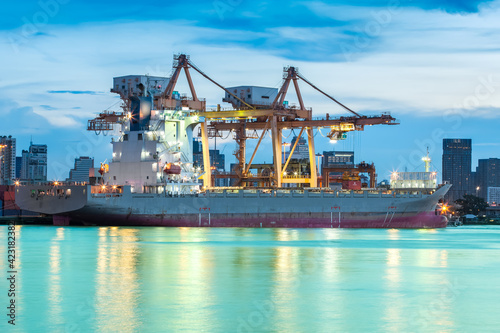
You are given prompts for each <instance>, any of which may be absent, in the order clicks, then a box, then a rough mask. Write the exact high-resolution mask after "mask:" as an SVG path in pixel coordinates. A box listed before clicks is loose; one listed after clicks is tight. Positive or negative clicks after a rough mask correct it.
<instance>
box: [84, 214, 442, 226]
mask: <svg viewBox="0 0 500 333" xmlns="http://www.w3.org/2000/svg"><path fill="white" fill-rule="evenodd" d="M78 215H79V218H83V219H82V221H85V222H83V223H84V224H86V225H113V226H115V225H118V226H165V227H240V228H444V227H446V224H447V219H446V217H444V216H436V215H435V214H434V213H420V214H416V215H413V216H409V215H399V214H398V216H393V217H392V218H386V217H385V215H384V214H378V215H383V216H379V217H375V216H374V215H376V214H373V215H372V216H369V217H368V216H357V215H356V214H344V217H343V218H341V220H340V221H338V220H337V219H333V220H332V219H331V218H330V216H325V214H304V215H308V216H307V217H306V216H304V217H297V214H276V215H274V216H273V214H262V215H261V216H259V217H250V216H249V217H228V216H227V215H219V214H214V215H211V216H210V218H209V217H208V216H204V217H202V218H200V216H199V215H197V214H192V215H184V216H179V217H176V218H172V217H169V216H158V215H135V216H125V215H113V214H109V215H101V216H100V217H99V220H96V216H95V215H90V214H89V215H84V214H78ZM294 215H295V216H294ZM299 215H300V214H299ZM345 215H347V216H345ZM93 221H94V222H93Z"/></svg>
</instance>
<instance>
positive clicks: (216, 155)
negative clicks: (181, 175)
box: [193, 139, 226, 171]
mask: <svg viewBox="0 0 500 333" xmlns="http://www.w3.org/2000/svg"><path fill="white" fill-rule="evenodd" d="M208 154H209V156H210V165H211V166H212V167H215V168H216V169H217V170H218V171H225V170H226V167H225V163H226V160H225V155H224V154H221V152H220V151H219V149H210V150H209V151H208ZM193 165H194V166H195V167H200V168H202V169H203V150H202V145H201V141H199V140H196V139H194V140H193Z"/></svg>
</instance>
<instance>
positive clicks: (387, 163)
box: [0, 0, 500, 179]
mask: <svg viewBox="0 0 500 333" xmlns="http://www.w3.org/2000/svg"><path fill="white" fill-rule="evenodd" d="M1 14H2V21H1V22H0V45H1V49H2V52H1V53H0V60H1V63H2V64H3V65H2V66H1V67H0V87H1V89H0V116H1V119H2V121H1V122H0V135H13V136H14V137H16V138H17V140H18V155H20V151H21V149H26V148H27V147H28V145H29V141H30V138H31V136H33V141H34V142H36V143H47V144H48V146H49V178H51V179H56V178H58V179H62V178H65V177H67V173H68V170H69V168H70V166H71V165H72V163H73V162H72V161H73V160H74V158H75V157H76V156H79V155H91V156H94V157H95V158H96V160H97V161H104V160H105V159H106V158H109V156H110V155H111V145H110V144H109V137H105V138H103V137H96V136H95V134H93V133H86V131H85V126H86V121H87V119H90V118H92V117H93V115H94V114H96V113H98V112H100V111H102V110H104V109H107V108H108V107H110V106H112V105H114V104H116V103H117V102H118V99H117V96H114V95H113V94H111V93H110V92H109V88H110V87H111V82H112V77H113V76H121V75H127V74H146V73H148V74H150V75H168V74H169V73H170V70H171V63H172V54H174V53H179V52H185V53H187V54H190V55H191V59H192V60H193V62H194V63H195V64H197V65H198V66H199V67H201V68H202V69H203V70H204V71H205V72H206V73H208V74H209V75H211V76H212V77H213V78H214V79H216V80H217V81H219V82H220V83H222V84H223V85H226V86H231V85H241V84H255V85H262V86H271V87H279V85H280V82H281V81H280V79H281V71H282V67H283V66H286V65H294V66H297V67H299V70H300V71H301V73H302V74H303V75H304V76H305V77H306V78H308V79H309V80H310V81H312V82H314V83H315V84H317V85H318V86H319V87H321V88H322V89H324V90H325V91H327V92H329V93H331V94H332V95H334V96H335V97H336V98H338V99H339V100H341V101H342V102H343V103H344V104H346V105H348V106H350V107H351V108H352V109H354V110H356V111H358V112H360V113H362V114H366V115H373V114H377V113H380V112H391V114H392V115H393V116H395V117H396V118H398V119H399V120H400V121H401V125H399V126H374V127H370V128H367V129H366V130H365V131H364V132H361V133H355V134H354V135H351V137H350V138H349V139H348V140H346V142H339V143H338V144H336V145H334V146H333V145H331V144H330V143H329V142H328V140H326V139H320V138H319V137H318V140H317V150H318V151H323V150H331V149H337V150H342V149H354V150H355V154H356V160H357V162H359V161H362V160H364V161H368V162H372V161H373V162H375V164H376V165H377V167H378V174H379V179H383V178H387V176H388V174H389V172H390V171H391V170H395V169H399V170H401V169H404V168H405V167H406V168H407V169H408V170H410V171H413V170H417V169H419V168H421V167H422V165H421V164H420V163H419V161H418V156H419V155H422V154H424V152H425V149H426V148H425V147H427V146H429V148H430V150H431V157H432V158H433V160H434V162H433V164H434V165H435V166H436V167H437V170H438V171H441V170H440V169H441V152H442V149H441V146H442V144H441V140H442V138H443V137H463V138H472V139H473V145H474V146H473V159H474V160H473V165H475V164H476V163H477V159H478V158H488V157H500V139H499V137H498V127H499V126H498V125H499V124H500V122H499V112H498V111H499V107H500V62H499V61H498V59H499V58H500V57H499V55H500V39H499V38H498V31H499V29H500V22H499V20H498V17H499V14H500V1H431V0H420V1H418V0H413V1H398V0H394V1H393V0H390V1H357V2H356V4H355V5H353V4H352V2H350V1H245V0H215V1H190V2H189V3H187V2H179V1H175V2H174V1H164V2H156V1H155V2H153V1H141V2H127V1H106V2H104V3H103V2H100V1H99V2H98V1H94V0H92V1H77V0H47V1H43V0H42V1H26V2H22V3H14V2H9V3H6V4H4V5H3V7H2V13H1ZM193 79H194V81H195V85H196V87H197V92H198V95H199V96H202V97H206V98H207V101H208V104H210V105H215V104H217V103H220V100H221V98H222V96H223V94H222V93H221V91H220V90H219V89H218V88H217V87H215V86H213V85H211V84H210V83H208V82H207V81H206V80H205V79H203V78H201V77H200V76H198V75H196V74H193ZM179 90H180V91H185V92H187V91H188V89H187V86H186V84H185V81H183V80H181V82H180V83H179ZM302 91H303V94H304V100H305V102H306V104H307V106H309V107H312V108H313V111H314V114H316V115H322V114H325V113H327V112H328V113H330V114H338V115H342V114H343V111H342V110H341V109H339V108H338V107H336V106H335V105H333V104H332V103H330V102H329V101H328V100H327V99H325V98H324V97H322V96H321V95H318V94H317V93H315V92H314V91H312V90H311V89H308V88H307V87H306V86H304V85H303V86H302ZM293 101H294V100H293V98H291V102H293ZM115 108H116V106H115ZM290 139H291V138H290ZM249 145H250V147H251V146H252V145H255V143H253V142H250V143H249ZM217 146H218V148H221V149H224V153H226V154H227V155H226V156H227V160H228V162H232V161H233V157H232V156H231V153H232V152H233V151H234V148H235V147H234V144H233V143H230V142H228V143H220V142H218V144H217ZM224 147H225V148H224ZM257 158H258V159H260V160H261V161H267V162H269V161H270V157H269V156H265V155H264V154H258V155H257Z"/></svg>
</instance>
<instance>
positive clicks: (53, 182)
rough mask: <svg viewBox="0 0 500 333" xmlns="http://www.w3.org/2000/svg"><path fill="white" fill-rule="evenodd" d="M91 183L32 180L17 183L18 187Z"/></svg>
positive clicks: (83, 184) (86, 183)
mask: <svg viewBox="0 0 500 333" xmlns="http://www.w3.org/2000/svg"><path fill="white" fill-rule="evenodd" d="M88 184H89V182H76V181H62V182H61V181H31V180H19V181H16V183H15V185H16V186H26V185H30V186H54V187H57V186H85V185H88Z"/></svg>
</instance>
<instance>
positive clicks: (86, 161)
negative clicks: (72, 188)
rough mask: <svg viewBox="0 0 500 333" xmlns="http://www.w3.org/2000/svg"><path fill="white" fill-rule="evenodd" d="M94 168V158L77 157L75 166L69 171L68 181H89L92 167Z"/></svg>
mask: <svg viewBox="0 0 500 333" xmlns="http://www.w3.org/2000/svg"><path fill="white" fill-rule="evenodd" d="M93 168H94V159H93V158H90V157H88V156H81V157H79V158H75V167H74V169H71V170H70V171H69V178H68V181H72V182H86V183H88V182H89V177H90V176H89V174H90V169H93Z"/></svg>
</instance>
